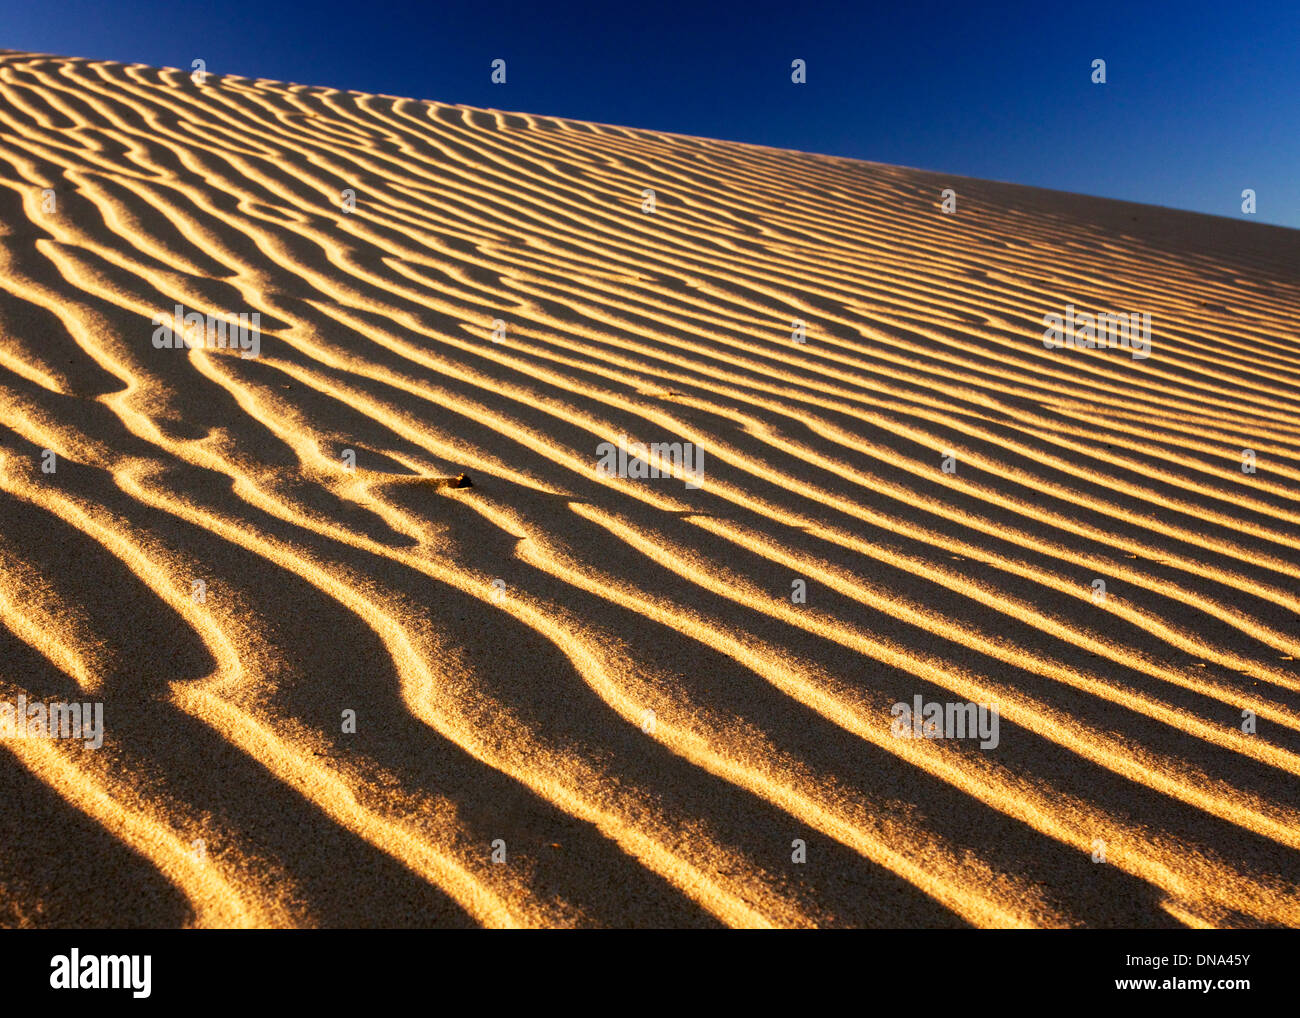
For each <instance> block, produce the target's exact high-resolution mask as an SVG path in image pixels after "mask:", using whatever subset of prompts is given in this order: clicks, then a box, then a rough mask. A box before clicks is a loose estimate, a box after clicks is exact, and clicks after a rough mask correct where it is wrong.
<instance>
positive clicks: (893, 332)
mask: <svg viewBox="0 0 1300 1018" xmlns="http://www.w3.org/2000/svg"><path fill="white" fill-rule="evenodd" d="M945 187H953V188H955V189H956V190H957V192H958V196H959V198H958V201H959V205H958V211H957V214H955V215H944V214H941V212H940V210H939V192H940V191H941V190H942V189H943V188H945ZM646 188H650V189H653V190H654V191H655V200H656V207H655V210H654V212H653V214H646V213H644V212H643V211H642V202H643V191H644V189H646ZM46 189H51V190H52V191H53V192H54V196H55V201H56V209H55V210H54V211H52V212H51V211H47V210H46V208H45V198H44V194H43V192H44V191H45V190H46ZM345 189H352V190H353V191H354V192H355V196H356V207H355V209H354V210H352V211H347V210H345V209H344V208H343V207H342V204H341V203H342V197H341V196H342V192H343V191H344V190H345ZM0 259H3V265H0V575H2V577H3V580H2V582H0V644H2V646H0V700H7V701H14V700H16V698H17V697H18V696H19V695H20V694H22V695H25V696H26V697H27V698H28V699H29V700H73V699H76V700H85V701H90V700H98V701H102V702H103V703H104V705H105V718H106V738H105V744H104V746H103V748H102V749H100V750H98V751H94V752H92V751H87V750H84V749H83V748H82V747H81V746H80V745H79V744H75V743H70V742H67V741H62V740H60V741H43V740H30V739H28V740H24V739H8V740H3V741H0V772H2V773H3V776H4V779H5V787H6V789H7V795H6V802H5V805H4V807H3V809H0V924H3V925H10V926H82V925H84V926H163V927H170V926H315V925H319V926H358V925H360V926H551V925H558V926H717V925H730V926H754V927H759V926H783V927H784V926H885V927H938V926H970V925H973V926H1102V927H1104V926H1179V925H1188V926H1292V927H1294V926H1297V925H1300V893H1298V892H1300V672H1298V671H1297V668H1296V657H1297V655H1300V630H1298V629H1297V621H1298V620H1300V614H1298V613H1300V593H1298V587H1297V581H1298V580H1300V560H1298V557H1297V555H1296V548H1297V546H1298V545H1300V540H1298V538H1300V455H1298V453H1297V442H1298V441H1300V338H1298V337H1300V272H1297V269H1298V268H1300V245H1298V244H1297V235H1296V233H1295V232H1294V231H1289V230H1285V229H1281V228H1273V227H1266V226H1259V225H1255V224H1248V223H1240V222H1236V221H1230V220H1226V219H1225V220H1220V219H1214V218H1211V217H1206V216H1199V215H1194V214H1190V213H1182V212H1174V211H1167V210H1162V209H1155V208H1148V207H1143V206H1136V205H1130V204H1125V203H1120V202H1110V201H1103V200H1100V199H1091V198H1084V197H1078V196H1073V195H1063V194H1058V193H1053V192H1047V191H1040V190H1035V189H1031V188H1024V187H1017V186H1013V185H1007V184H995V183H990V182H985V181H977V180H968V179H961V178H951V177H943V176H941V175H937V174H931V173H925V172H921V171H915V170H906V169H900V168H895V167H890V166H884V165H878V164H872V163H862V162H855V161H851V160H845V159H838V158H831V157H824V156H816V155H806V154H801V153H795V152H784V151H777V150H771V149H764V148H759V147H752V146H745V145H738V144H732V143H724V142H715V141H708V140H702V139H694V138H687V137H679V136H673V135H665V134H660V133H655V132H650V131H638V130H630V129H623V128H616V127H607V126H600V125H595V124H587V123H579V122H573V121H566V120H559V119H552V118H546V117H534V116H525V115H521V114H506V113H498V112H492V111H484V110H478V109H470V108H465V107H457V106H449V105H443V104H438V103H432V102H417V101H414V100H406V99H394V98H387V97H377V96H370V95H363V94H359V93H351V92H340V91H335V90H331V89H325V88H308V87H300V86H294V85H285V84H280V83H276V82H270V81H253V80H249V79H246V78H237V77H222V76H219V75H210V76H209V77H208V78H207V80H206V81H205V82H204V83H203V84H202V85H199V84H196V83H195V82H194V81H193V80H192V79H191V77H190V76H189V75H188V74H187V73H185V72H182V71H177V70H162V71H159V70H155V69H151V68H147V67H141V66H126V65H121V64H114V63H106V62H98V61H86V60H76V59H65V58H56V57H46V56H40V55H33V54H24V53H13V52H4V53H0ZM177 304H180V305H183V306H184V307H185V308H186V309H189V310H196V311H199V312H201V313H204V314H212V315H215V316H222V317H231V316H237V315H239V314H240V313H251V312H257V313H258V314H259V315H260V321H261V348H260V355H259V356H258V357H256V358H244V357H241V356H239V355H238V353H236V352H233V351H229V350H220V349H189V350H165V349H163V350H159V349H155V348H154V346H153V344H152V336H153V325H152V324H151V318H152V317H153V316H154V315H159V314H162V315H170V314H171V312H172V309H173V307H174V306H175V305H177ZM1066 304H1074V305H1075V306H1076V307H1078V308H1080V309H1082V310H1088V311H1096V310H1113V311H1142V312H1148V313H1150V314H1151V316H1152V322H1153V326H1152V331H1153V350H1152V354H1151V356H1150V358H1149V359H1146V360H1135V359H1133V358H1131V357H1130V356H1129V355H1128V353H1127V352H1125V351H1117V350H1108V351H1077V350H1060V351H1048V350H1046V349H1044V346H1043V343H1042V316H1043V314H1044V313H1045V312H1057V313H1059V312H1061V311H1062V310H1063V309H1064V307H1065V305H1066ZM497 320H500V321H501V322H503V323H504V324H505V329H504V335H502V333H501V329H500V328H499V327H498V326H497V324H496V322H497ZM795 320H800V321H803V322H804V323H805V327H806V342H804V343H795V342H794V341H793V340H792V327H793V323H794V322H795ZM620 435H626V436H629V437H630V440H632V441H642V442H688V443H691V444H692V445H694V446H695V447H697V448H698V449H700V450H702V451H703V455H704V478H703V483H702V484H701V485H700V486H699V487H698V488H693V487H688V486H687V485H686V483H685V478H684V477H683V476H677V477H669V478H647V479H638V478H619V477H603V476H600V475H599V474H598V472H597V470H596V464H597V448H598V446H599V444H600V443H602V442H605V441H617V440H618V436H620ZM1246 449H1249V450H1252V451H1253V452H1254V454H1255V456H1256V457H1257V465H1258V468H1257V471H1256V472H1255V473H1254V474H1247V473H1243V471H1242V469H1241V463H1242V455H1243V450H1246ZM45 450H51V451H53V453H54V454H55V456H56V457H57V459H56V463H57V469H56V470H55V472H54V473H52V474H50V473H44V472H43V471H42V469H41V464H42V459H43V455H44V451H45ZM345 450H351V451H352V453H354V454H355V469H348V468H347V466H346V465H345ZM949 452H951V453H953V454H955V458H956V463H957V469H956V472H955V473H944V472H943V471H942V470H941V469H940V465H941V461H942V458H943V456H944V455H946V454H947V453H949ZM462 474H464V475H467V477H468V478H469V479H470V483H469V484H458V483H456V482H455V480H454V479H456V478H457V477H459V476H460V475H462ZM1098 578H1101V579H1104V580H1105V583H1106V587H1107V597H1106V599H1105V601H1104V602H1102V603H1097V602H1096V601H1095V600H1094V598H1093V593H1094V591H1093V587H1092V583H1093V581H1094V580H1095V579H1098ZM196 579H200V580H202V581H203V583H204V584H205V593H204V597H203V599H202V600H199V599H197V598H196V597H195V596H194V594H193V583H194V581H195V580H196ZM795 579H802V580H803V581H804V582H805V583H806V587H807V599H806V602H803V603H799V602H796V601H793V600H792V598H791V593H792V583H793V581H794V580H795ZM917 694H920V695H921V696H923V697H924V699H926V700H936V701H941V702H944V701H973V702H978V703H984V704H996V705H997V706H998V708H999V711H1000V717H1001V730H1000V741H999V744H998V746H997V747H996V748H994V749H989V750H981V749H980V748H979V747H978V745H977V744H976V743H975V742H972V741H969V740H966V741H962V740H937V739H930V740H927V739H907V738H897V737H894V736H893V735H891V732H890V721H891V715H890V707H891V705H892V704H894V703H896V702H900V701H901V702H907V703H911V701H912V698H913V696H914V695H917ZM348 710H352V711H355V712H356V717H357V730H356V732H355V733H354V734H345V733H344V732H343V731H342V720H341V719H342V717H343V712H345V711H348ZM1243 710H1250V711H1253V712H1254V713H1255V715H1256V717H1257V719H1258V730H1257V732H1256V733H1255V734H1253V735H1247V734H1244V733H1243V732H1242V731H1241V723H1242V712H1243ZM651 712H653V713H652V714H651ZM498 839H500V841H502V842H504V845H505V852H506V861H505V863H504V864H498V863H494V862H493V859H492V855H493V843H494V842H496V841H497V840H498ZM796 839H801V840H802V841H803V842H805V843H806V847H807V861H806V862H805V863H802V864H798V863H795V862H793V861H792V843H793V842H794V841H795V840H796ZM1098 842H1104V844H1105V854H1106V861H1105V863H1096V862H1094V861H1093V854H1094V852H1095V851H1096V850H1097V843H1098ZM70 885H71V886H70Z"/></svg>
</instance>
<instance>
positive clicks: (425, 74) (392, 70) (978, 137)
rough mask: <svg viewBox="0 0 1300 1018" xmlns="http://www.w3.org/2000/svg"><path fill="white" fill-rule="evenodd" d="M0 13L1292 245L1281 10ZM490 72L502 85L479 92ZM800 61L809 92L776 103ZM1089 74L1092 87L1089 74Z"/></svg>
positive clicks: (30, 42)
mask: <svg viewBox="0 0 1300 1018" xmlns="http://www.w3.org/2000/svg"><path fill="white" fill-rule="evenodd" d="M1054 6H1056V5H1055V4H1053V3H1052V2H1051V0H1039V2H1038V3H1024V4H1014V3H1013V4H1000V5H988V4H980V5H975V4H970V5H953V4H935V3H926V2H909V0H900V2H899V3H897V4H896V5H894V6H892V7H877V6H875V5H873V4H871V3H869V2H859V3H846V4H839V5H831V4H821V3H817V2H815V0H787V2H784V3H770V2H766V0H754V2H752V3H744V4H741V3H733V4H731V5H728V6H726V7H719V6H713V5H710V4H709V3H707V2H704V0H698V2H694V3H678V2H676V0H667V2H665V3H663V4H647V5H644V6H637V5H633V4H629V3H619V2H617V0H614V2H610V3H603V4H594V3H593V4H558V5H543V4H541V3H538V2H531V3H529V2H523V3H517V2H506V3H497V2H491V0H486V2H477V3H469V4H456V5H443V4H440V3H429V4H416V3H388V2H385V0H373V2H361V3H357V2H352V3H340V2H337V0H320V2H315V3H305V2H303V3H300V4H285V3H277V2H276V0H258V2H247V0H225V2H221V3H216V2H214V3H203V2H197V3H194V2H188V0H167V2H158V0H119V2H114V3H88V2H77V0H36V2H34V3H26V2H23V3H20V2H17V0H0V47H5V48H10V49H25V50H37V51H41V52H47V53H57V54H61V55H66V56H84V57H96V58H101V59H109V60H120V61H127V62H140V63H146V64H153V65H155V66H171V67H184V68H186V69H188V68H189V67H190V62H191V61H192V60H193V59H194V58H196V57H201V58H203V59H204V60H205V61H206V62H207V69H208V70H209V71H210V72H213V73H216V74H242V75H247V76H249V77H262V78H275V79H280V80H285V81H293V82H299V83H302V84H312V85H330V86H334V87H338V88H349V89H357V90H360V91H365V92H381V93H385V94H389V95H403V96H412V97H415V98H419V99H436V100H439V101H443V102H455V103H467V104H470V105H474V106H491V107H495V108H498V109H507V110H522V111H525V112H529V113H537V114H549V115H556V116H564V117H573V118H577V119H582V120H595V121H600V122H603V123H613V124H625V125H628V126H633V127H646V128H653V129H657V130H663V131H672V132H676V133H681V134H693V135H703V136H706V137H712V138H728V139H733V140H736V141H747V142H754V143H757V144H763V145H775V146H779V147H782V148H794V149H802V150H804V151H811V152H827V153H832V154H836V155H844V156H851V157H854V158H860V159H871V160H876V161H879V162H886V163H897V164H901V165H904V166H917V167H923V168H925V169H932V170H939V171H943V172H948V173H954V174H962V175H965V176H974V177H987V178H992V179H995V180H1006V181H1014V182H1016V183H1021V184H1033V185H1037V186H1040V187H1052V188H1057V189H1060V190H1064V191H1078V192H1082V193H1086V194H1096V195H1103V196H1106V197H1112V198H1124V199H1128V200H1130V201H1140V202H1147V203H1150V204H1155V205H1166V206H1171V207H1175V208H1185V209H1194V210H1196V211H1200V212H1208V213H1212V214H1216V215H1225V216H1232V217H1234V218H1240V217H1241V216H1242V213H1241V191H1242V189H1243V188H1247V187H1249V188H1253V189H1254V190H1255V191H1256V193H1257V196H1258V213H1257V215H1256V216H1255V217H1254V218H1255V219H1257V220H1258V221H1261V222H1270V223H1280V224H1283V225H1287V226H1292V227H1300V3H1297V2H1296V0H1289V2H1285V3H1283V2H1278V3H1264V4H1258V5H1254V6H1247V5H1214V6H1211V5H1209V4H1201V3H1198V2H1193V3H1184V4H1176V5H1175V4H1169V5H1165V6H1155V5H1142V4H1140V3H1117V4H1110V3H1101V4H1096V3H1080V4H1072V5H1070V9H1068V10H1051V9H1048V8H1052V7H1054ZM498 57H500V58H503V59H505V60H506V62H507V63H506V66H507V82H506V84H504V85H493V84H491V82H490V81H489V73H490V63H491V61H492V60H493V59H495V58H498ZM796 57H797V58H801V59H803V60H805V61H807V66H808V83H807V84H806V85H801V86H795V85H793V84H791V82H790V62H791V60H793V59H795V58H796ZM1094 58H1102V59H1104V60H1105V61H1106V64H1107V83H1106V84H1105V85H1094V84H1093V83H1092V82H1091V80H1090V77H1091V63H1092V61H1093V59H1094Z"/></svg>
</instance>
